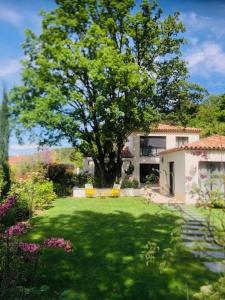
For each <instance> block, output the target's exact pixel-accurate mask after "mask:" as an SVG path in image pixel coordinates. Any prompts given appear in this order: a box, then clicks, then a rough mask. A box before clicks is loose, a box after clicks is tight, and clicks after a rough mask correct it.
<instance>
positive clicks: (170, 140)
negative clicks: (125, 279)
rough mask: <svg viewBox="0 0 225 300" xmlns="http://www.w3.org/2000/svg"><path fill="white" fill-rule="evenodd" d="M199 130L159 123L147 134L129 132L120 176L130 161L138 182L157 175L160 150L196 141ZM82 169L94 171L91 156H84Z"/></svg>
mask: <svg viewBox="0 0 225 300" xmlns="http://www.w3.org/2000/svg"><path fill="white" fill-rule="evenodd" d="M200 132H201V130H200V129H199V128H183V127H178V126H172V125H166V124H159V125H158V126H157V127H156V128H155V129H154V131H152V132H151V133H149V134H145V133H144V132H142V131H135V132H133V133H131V135H130V136H129V138H128V141H127V143H126V145H125V147H124V150H123V153H122V157H123V167H122V176H124V175H125V174H126V170H127V169H128V166H129V164H130V163H132V164H133V166H134V172H133V174H132V176H133V177H134V178H136V179H138V180H139V182H140V183H145V182H146V176H148V175H151V174H155V175H156V177H159V174H160V157H159V154H160V152H161V151H164V150H168V149H171V148H175V147H179V146H182V145H183V144H186V143H190V142H195V141H198V140H199V134H200ZM84 170H85V171H88V172H89V173H92V174H93V173H94V163H93V160H92V158H91V157H86V158H85V160H84Z"/></svg>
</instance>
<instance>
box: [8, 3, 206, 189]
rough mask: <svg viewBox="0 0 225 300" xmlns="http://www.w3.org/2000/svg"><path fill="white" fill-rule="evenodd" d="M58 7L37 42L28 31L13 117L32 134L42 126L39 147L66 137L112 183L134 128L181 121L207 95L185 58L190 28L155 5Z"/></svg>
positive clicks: (47, 17) (176, 15) (45, 17)
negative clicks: (190, 75) (187, 109)
mask: <svg viewBox="0 0 225 300" xmlns="http://www.w3.org/2000/svg"><path fill="white" fill-rule="evenodd" d="M56 3H57V7H56V9H54V10H52V11H51V12H48V13H47V12H42V16H43V21H42V31H41V34H40V35H39V36H36V35H35V34H34V33H33V32H31V31H30V30H27V32H26V40H25V42H24V44H23V49H24V54H25V57H26V58H25V60H24V61H23V74H22V75H23V86H20V87H16V88H15V89H14V91H13V92H12V94H11V98H12V99H13V106H14V113H15V114H16V115H17V116H18V117H19V118H18V119H19V121H20V122H22V124H23V125H24V126H25V127H26V128H30V129H32V128H39V133H40V134H39V139H40V143H48V144H56V143H57V142H59V140H61V139H62V138H64V139H67V140H68V141H69V142H70V143H71V144H72V145H73V146H74V147H78V148H79V149H80V150H81V152H82V153H83V154H84V155H88V156H91V157H92V158H93V160H94V163H95V169H96V172H97V173H98V175H99V176H100V177H101V178H102V179H103V178H105V180H106V182H107V183H109V182H110V181H111V182H113V181H114V179H115V177H116V176H120V170H121V165H122V158H121V151H122V149H123V146H124V144H125V142H126V140H127V137H128V135H129V134H130V133H131V132H132V131H133V130H137V129H141V130H144V131H145V132H148V131H149V130H150V127H151V126H153V125H154V124H156V123H157V122H158V121H159V119H160V115H163V116H164V117H165V116H167V115H168V114H171V113H175V114H176V116H177V115H180V113H181V112H182V111H183V108H184V107H187V106H188V105H189V106H192V105H194V104H195V103H196V102H198V101H199V100H200V99H201V97H202V94H201V92H202V90H201V89H200V88H199V87H197V86H195V85H191V84H190V83H188V82H187V77H188V74H187V67H186V63H185V61H184V60H182V59H181V51H180V48H181V46H182V45H183V43H184V39H183V37H182V33H183V32H184V31H185V28H184V26H183V24H182V22H181V21H180V20H179V13H174V14H173V15H169V16H168V17H166V18H163V17H162V10H161V8H160V7H159V6H158V5H157V4H156V3H155V2H153V3H151V2H148V1H143V2H142V3H141V5H140V7H139V8H138V9H137V10H136V12H135V13H133V10H134V6H135V1H132V0H125V1H117V0H112V1H106V0H82V1H81V0H69V1H68V0H57V1H56ZM194 91H196V92H194ZM181 119H182V120H183V118H181Z"/></svg>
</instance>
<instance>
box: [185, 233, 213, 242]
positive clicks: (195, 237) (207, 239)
mask: <svg viewBox="0 0 225 300" xmlns="http://www.w3.org/2000/svg"><path fill="white" fill-rule="evenodd" d="M181 238H182V239H183V240H184V241H190V242H193V241H199V242H202V241H203V242H213V238H211V237H205V236H199V235H185V234H181Z"/></svg>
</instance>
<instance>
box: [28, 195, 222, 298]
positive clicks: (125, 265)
mask: <svg viewBox="0 0 225 300" xmlns="http://www.w3.org/2000/svg"><path fill="white" fill-rule="evenodd" d="M177 219H178V217H177V216H176V215H175V214H174V213H172V212H170V211H168V210H163V209H162V208H160V207H159V206H158V205H155V204H149V205H147V204H146V203H144V201H143V199H141V198H129V197H126V198H118V199H108V198H106V199H72V198H64V199H58V200H57V201H55V203H54V205H53V207H52V208H50V209H48V210H46V211H45V212H43V213H42V214H41V215H39V216H37V217H35V218H33V220H32V223H33V229H32V231H31V232H30V233H29V235H28V236H27V239H29V240H32V241H36V240H38V241H39V240H42V239H43V238H46V237H51V236H54V237H64V238H66V239H70V240H71V241H72V242H73V244H74V252H73V253H65V252H63V251H61V250H58V249H51V250H49V249H48V250H46V251H45V252H44V254H43V257H42V264H43V272H42V274H43V277H42V279H41V283H40V284H45V285H48V286H50V288H51V292H50V293H49V295H48V297H47V298H46V299H62V298H60V297H59V296H57V295H59V294H60V293H62V292H63V291H64V290H69V293H71V294H72V295H74V296H73V297H69V296H66V298H65V299H67V300H69V299H75V300H78V299H79V300H159V299H163V300H178V299H179V300H181V299H182V300H184V299H188V298H187V293H188V294H189V297H190V299H192V294H193V293H194V292H197V291H198V290H199V288H200V286H201V285H204V284H207V283H208V282H210V281H212V280H214V279H215V278H216V276H215V275H214V274H211V273H210V272H208V271H207V270H206V269H205V268H204V266H203V264H201V262H200V261H199V259H198V260H197V259H195V258H193V257H192V256H191V255H190V254H189V253H188V252H187V251H185V249H182V248H180V247H177V250H174V256H173V257H172V258H170V259H169V266H168V267H167V268H166V269H165V270H164V271H163V272H161V273H160V271H159V265H158V262H159V261H160V259H157V260H156V263H155V264H154V265H149V266H147V265H146V261H145V260H144V259H143V258H142V257H141V253H142V252H143V249H144V246H145V245H146V243H147V242H148V241H151V242H156V243H157V244H158V245H159V247H160V251H162V249H165V248H168V247H170V246H171V244H170V241H171V232H172V231H173V230H174V229H175V228H176V226H177V225H176V220H177ZM57 297H58V298H57ZM63 299H64V298H63Z"/></svg>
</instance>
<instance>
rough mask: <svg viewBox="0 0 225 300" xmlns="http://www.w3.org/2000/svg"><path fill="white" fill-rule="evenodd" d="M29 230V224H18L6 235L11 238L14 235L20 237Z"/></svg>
mask: <svg viewBox="0 0 225 300" xmlns="http://www.w3.org/2000/svg"><path fill="white" fill-rule="evenodd" d="M28 228H29V225H28V224H25V223H17V224H15V225H13V226H11V227H9V228H8V229H7V230H6V232H5V233H6V235H7V236H9V237H11V236H13V235H17V236H20V235H22V234H24V233H26V232H27V229H28Z"/></svg>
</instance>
